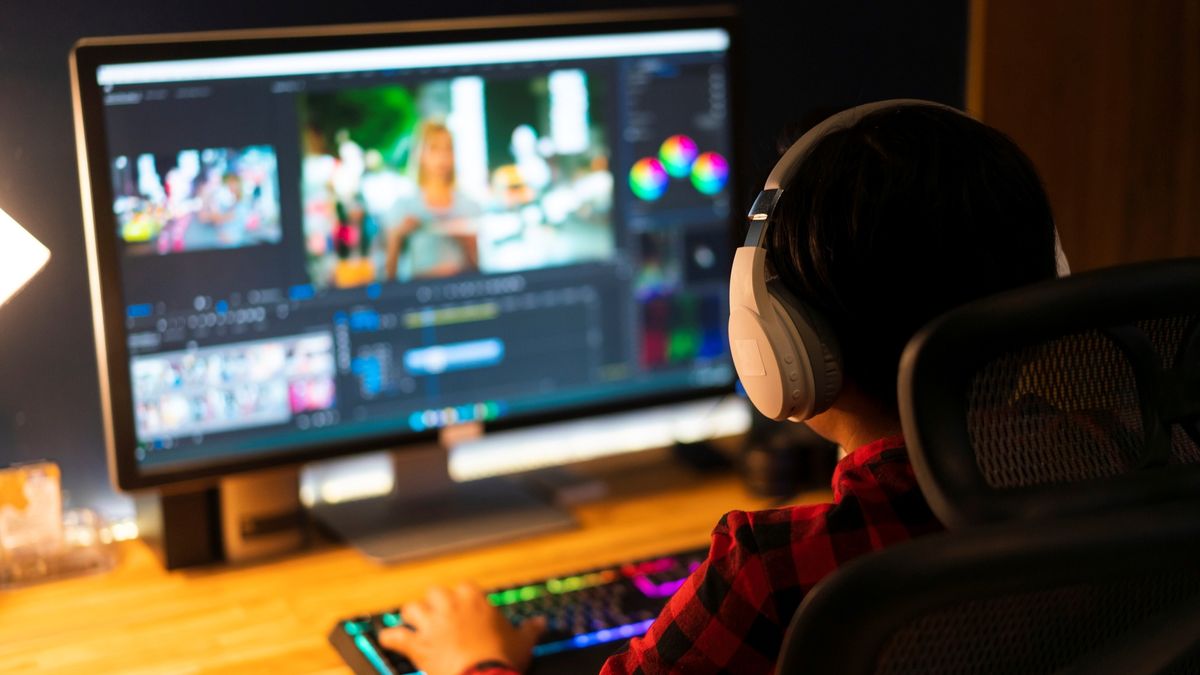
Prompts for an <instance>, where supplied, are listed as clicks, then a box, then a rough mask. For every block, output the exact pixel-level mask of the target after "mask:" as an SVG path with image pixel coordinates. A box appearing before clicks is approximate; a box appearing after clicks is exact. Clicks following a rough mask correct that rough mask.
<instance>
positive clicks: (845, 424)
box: [807, 386, 901, 453]
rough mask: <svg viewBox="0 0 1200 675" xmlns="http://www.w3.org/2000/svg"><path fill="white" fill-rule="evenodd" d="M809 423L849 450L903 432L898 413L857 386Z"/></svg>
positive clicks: (848, 451) (843, 394) (818, 431)
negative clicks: (859, 389)
mask: <svg viewBox="0 0 1200 675" xmlns="http://www.w3.org/2000/svg"><path fill="white" fill-rule="evenodd" d="M807 424H808V426H809V427H811V428H812V430H813V431H815V432H817V433H818V434H820V435H821V436H824V437H825V438H827V439H829V440H831V441H833V442H834V443H837V444H838V445H840V446H842V448H844V449H845V450H846V452H847V453H850V452H854V451H855V450H857V449H858V448H861V447H862V446H864V445H866V444H868V443H871V442H873V441H877V440H879V439H881V438H887V437H889V436H897V435H899V434H900V433H901V427H900V416H899V414H898V413H897V412H896V411H895V410H893V409H891V408H889V407H888V406H886V405H883V404H881V403H879V402H877V401H875V400H874V399H871V398H870V397H867V396H864V395H863V394H862V393H861V392H859V391H858V390H857V389H855V388H854V387H852V386H851V387H847V388H846V389H845V390H844V391H843V392H842V393H841V395H839V396H838V398H837V401H835V402H834V404H833V406H831V407H830V408H829V409H828V410H826V411H825V412H823V413H821V414H820V415H817V416H815V417H813V418H812V419H810V420H808V422H807Z"/></svg>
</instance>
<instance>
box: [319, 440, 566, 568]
mask: <svg viewBox="0 0 1200 675" xmlns="http://www.w3.org/2000/svg"><path fill="white" fill-rule="evenodd" d="M447 452H448V451H447V450H446V446H445V445H433V444H431V445H429V446H426V447H423V448H411V447H410V448H405V449H404V450H403V451H400V452H397V453H395V456H394V457H395V458H394V466H395V485H394V487H393V488H392V490H391V492H390V493H388V494H386V495H383V496H379V497H368V498H366V499H359V500H354V501H347V502H342V503H336V504H330V503H320V502H318V503H314V504H312V505H310V507H309V513H310V514H311V515H312V516H313V518H314V519H316V520H317V521H318V522H319V523H321V524H322V525H324V526H325V527H326V528H327V529H329V530H331V531H332V532H333V533H334V534H336V535H337V536H339V537H341V538H342V539H344V540H345V541H346V542H347V543H349V544H350V545H352V546H354V547H355V548H357V549H358V550H359V551H361V552H362V553H363V554H364V555H365V556H367V557H368V558H371V559H372V560H375V561H378V562H382V563H391V562H399V561H402V560H410V559H413V558H422V557H428V556H432V555H437V554H440V553H445V552H448V551H454V550H459V549H463V548H469V547H477V546H482V545H485V544H492V543H496V542H500V541H506V540H511V539H515V538H519V537H526V536H530V535H534V534H539V533H542V532H548V531H551V530H559V529H565V528H570V527H575V526H576V522H575V519H574V518H573V517H572V516H571V515H570V514H569V513H567V512H566V511H564V510H563V509H561V508H558V507H556V506H553V505H551V504H550V503H549V501H548V500H547V499H543V498H542V497H541V496H539V495H536V494H534V493H533V492H531V491H530V490H528V489H527V488H525V487H524V486H522V485H521V484H520V483H518V482H517V481H516V480H514V479H511V478H507V477H500V478H485V479H481V480H475V481H470V482H465V483H456V482H455V481H453V480H452V479H451V478H450V475H449V472H448V470H447V466H448V463H447Z"/></svg>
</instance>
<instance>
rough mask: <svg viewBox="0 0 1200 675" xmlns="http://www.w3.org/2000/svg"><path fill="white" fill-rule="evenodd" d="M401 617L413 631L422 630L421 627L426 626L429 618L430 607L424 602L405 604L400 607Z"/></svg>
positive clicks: (417, 601)
mask: <svg viewBox="0 0 1200 675" xmlns="http://www.w3.org/2000/svg"><path fill="white" fill-rule="evenodd" d="M400 616H402V617H404V623H406V624H407V625H409V626H410V627H412V629H413V630H421V626H423V625H425V623H426V619H428V618H429V606H428V605H426V604H425V602H424V601H422V600H416V601H413V602H409V603H405V604H404V605H403V606H401V607H400Z"/></svg>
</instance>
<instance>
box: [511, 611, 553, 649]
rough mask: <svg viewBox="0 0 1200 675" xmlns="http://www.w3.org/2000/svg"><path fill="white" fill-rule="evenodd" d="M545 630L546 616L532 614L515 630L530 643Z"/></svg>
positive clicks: (534, 641) (535, 640)
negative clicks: (532, 615)
mask: <svg viewBox="0 0 1200 675" xmlns="http://www.w3.org/2000/svg"><path fill="white" fill-rule="evenodd" d="M545 630H546V617H544V616H534V617H530V618H528V619H525V620H524V621H522V622H521V625H520V627H519V628H517V632H518V633H520V634H521V637H523V638H525V639H526V640H527V641H528V642H529V644H530V645H533V644H534V643H536V642H537V639H538V637H539V636H541V634H542V633H543V632H545Z"/></svg>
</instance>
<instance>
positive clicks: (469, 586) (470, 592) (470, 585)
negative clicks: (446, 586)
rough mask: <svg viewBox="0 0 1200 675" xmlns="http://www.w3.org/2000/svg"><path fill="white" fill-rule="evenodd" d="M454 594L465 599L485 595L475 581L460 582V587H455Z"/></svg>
mask: <svg viewBox="0 0 1200 675" xmlns="http://www.w3.org/2000/svg"><path fill="white" fill-rule="evenodd" d="M454 592H455V593H457V594H458V595H459V596H461V597H465V598H470V597H475V596H477V595H483V591H482V590H480V589H479V585H478V584H476V583H475V582H473V581H461V582H459V583H458V585H457V586H455V587H454Z"/></svg>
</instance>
